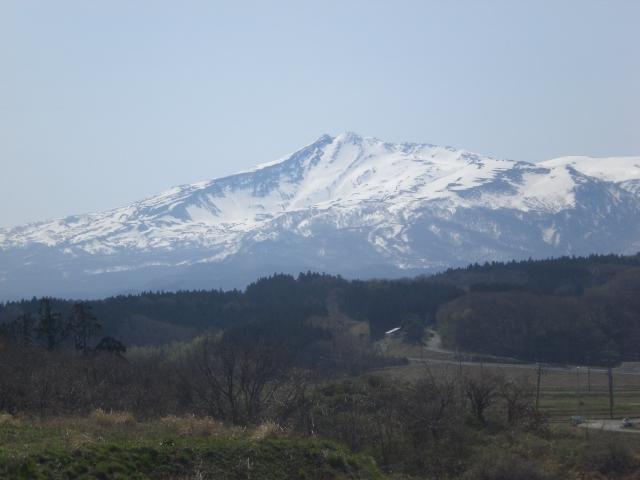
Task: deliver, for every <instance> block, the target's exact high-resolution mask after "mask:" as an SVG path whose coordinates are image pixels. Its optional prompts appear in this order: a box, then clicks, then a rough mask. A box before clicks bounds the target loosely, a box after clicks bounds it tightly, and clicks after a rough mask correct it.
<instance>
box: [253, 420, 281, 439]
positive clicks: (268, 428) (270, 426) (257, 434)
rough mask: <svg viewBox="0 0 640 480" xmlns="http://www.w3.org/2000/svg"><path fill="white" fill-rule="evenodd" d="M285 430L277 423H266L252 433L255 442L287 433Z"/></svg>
mask: <svg viewBox="0 0 640 480" xmlns="http://www.w3.org/2000/svg"><path fill="white" fill-rule="evenodd" d="M285 431H286V430H285V428H284V427H282V426H280V425H278V424H277V423H275V422H271V421H268V422H264V423H261V424H260V425H258V426H257V427H256V428H255V429H254V430H253V432H252V433H251V438H252V439H253V440H262V439H264V438H267V437H273V436H275V435H280V434H283V433H285Z"/></svg>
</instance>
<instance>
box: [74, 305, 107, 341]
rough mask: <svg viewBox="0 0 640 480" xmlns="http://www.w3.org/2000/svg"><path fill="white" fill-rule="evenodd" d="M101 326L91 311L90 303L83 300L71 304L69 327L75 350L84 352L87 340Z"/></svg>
mask: <svg viewBox="0 0 640 480" xmlns="http://www.w3.org/2000/svg"><path fill="white" fill-rule="evenodd" d="M101 328H102V326H101V325H100V324H99V323H98V321H97V318H96V316H95V315H94V314H93V312H92V308H91V305H88V304H86V303H84V302H78V303H75V304H74V305H73V310H72V312H71V319H70V329H71V333H72V334H73V341H74V345H75V348H76V350H77V351H79V352H86V351H87V348H88V344H89V341H90V340H91V338H92V337H93V336H94V335H96V334H97V333H98V331H99V330H100V329H101Z"/></svg>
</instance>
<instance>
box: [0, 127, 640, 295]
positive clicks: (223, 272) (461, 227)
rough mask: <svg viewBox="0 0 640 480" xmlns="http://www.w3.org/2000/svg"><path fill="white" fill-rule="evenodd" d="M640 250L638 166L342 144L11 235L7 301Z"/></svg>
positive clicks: (346, 139)
mask: <svg viewBox="0 0 640 480" xmlns="http://www.w3.org/2000/svg"><path fill="white" fill-rule="evenodd" d="M639 249H640V157H618V158H590V157H564V158H557V159H553V160H549V161H545V162H541V163H537V164H532V163H526V162H517V161H512V160H498V159H495V158H491V157H488V156H483V155H478V154H475V153H471V152H468V151H465V150H456V149H454V148H450V147H438V146H434V145H429V144H413V143H411V144H409V143H405V144H392V143H385V142H383V141H380V140H378V139H375V138H368V137H361V136H358V135H356V134H353V133H344V134H341V135H338V136H336V137H331V136H328V135H324V136H322V137H320V138H319V139H318V140H317V141H315V142H314V143H312V144H311V145H308V146H306V147H304V148H302V149H300V150H298V151H297V152H295V153H293V154H291V155H289V156H288V157H286V158H285V159H283V160H280V161H277V162H272V163H270V164H264V165H262V166H259V167H256V168H255V169H253V170H250V171H246V172H242V173H239V174H237V175H232V176H229V177H225V178H221V179H216V180H212V181H208V182H201V183H196V184H193V185H186V186H180V187H176V188H173V189H170V190H167V191H166V192H163V193H161V194H159V195H156V196H153V197H150V198H147V199H145V200H142V201H139V202H136V203H134V204H132V205H129V206H126V207H123V208H117V209H114V210H109V211H106V212H100V213H94V214H88V215H81V216H72V217H67V218H64V219H60V220H54V221H46V222H40V223H35V224H30V225H26V226H21V227H16V228H12V229H5V230H0V300H2V299H8V298H16V297H23V296H31V295H43V294H54V295H63V296H76V297H84V296H98V295H106V294H111V293H116V292H121V291H127V290H140V289H156V288H163V289H172V288H212V287H231V286H242V285H243V284H245V283H246V282H247V281H250V280H253V279H255V278H256V277H257V276H259V275H264V274H269V273H272V272H274V271H288V272H297V271H300V270H307V269H311V270H322V271H327V272H330V273H341V274H344V275H346V276H360V277H366V276H399V275H411V274H415V273H424V272H432V271H437V270H440V269H443V268H446V267H449V266H457V265H463V264H467V263H470V262H483V261H486V260H499V259H501V260H504V259H512V258H526V257H547V256H555V255H561V254H587V253H593V252H619V253H635V252H636V251H638V250H639Z"/></svg>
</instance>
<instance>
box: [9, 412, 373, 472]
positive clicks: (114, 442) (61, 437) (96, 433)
mask: <svg viewBox="0 0 640 480" xmlns="http://www.w3.org/2000/svg"><path fill="white" fill-rule="evenodd" d="M0 478H3V479H29V480H31V479H33V480H38V479H114V480H115V479H151V478H153V479H156V478H158V479H187V478H203V479H207V478H211V479H221V480H227V479H228V480H240V479H256V480H258V479H264V480H270V479H273V480H276V479H291V480H294V479H295V480H303V479H309V480H315V479H317V480H329V479H336V480H342V479H344V480H347V479H372V480H376V479H382V478H383V476H382V475H381V473H380V471H379V470H378V468H377V467H376V465H375V463H374V462H373V460H372V459H371V458H369V457H366V456H361V455H354V454H353V453H351V452H349V451H348V450H347V449H345V448H344V447H342V446H340V445H338V444H336V443H334V442H329V441H321V440H315V439H301V438H296V437H293V436H289V435H286V434H282V433H281V434H278V435H275V436H274V435H267V436H266V437H264V438H262V437H261V436H257V435H256V434H255V432H251V431H241V430H237V429H227V428H224V427H221V426H220V427H218V430H217V431H198V432H197V433H196V434H184V433H180V428H179V426H176V422H171V423H170V424H166V423H164V422H161V421H156V422H146V423H135V424H133V425H111V426H105V425H97V424H96V423H95V422H94V421H92V420H91V419H55V420H51V421H48V422H46V421H35V420H32V421H29V420H21V421H17V422H15V421H14V422H5V424H3V425H0Z"/></svg>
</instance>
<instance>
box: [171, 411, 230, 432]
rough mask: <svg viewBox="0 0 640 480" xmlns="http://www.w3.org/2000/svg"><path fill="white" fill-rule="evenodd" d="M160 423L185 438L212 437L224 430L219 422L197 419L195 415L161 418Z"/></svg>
mask: <svg viewBox="0 0 640 480" xmlns="http://www.w3.org/2000/svg"><path fill="white" fill-rule="evenodd" d="M160 423H161V424H162V425H164V426H166V427H168V428H170V429H172V430H174V431H175V432H176V433H177V434H178V435H180V436H185V437H190V436H199V437H210V436H212V435H214V434H216V433H220V432H221V431H223V430H224V425H223V424H222V423H221V422H219V421H218V420H214V419H213V418H211V417H196V416H195V415H184V416H176V415H170V416H168V417H163V418H161V419H160Z"/></svg>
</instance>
